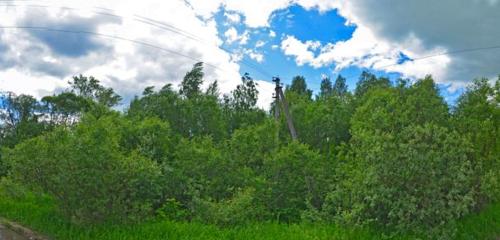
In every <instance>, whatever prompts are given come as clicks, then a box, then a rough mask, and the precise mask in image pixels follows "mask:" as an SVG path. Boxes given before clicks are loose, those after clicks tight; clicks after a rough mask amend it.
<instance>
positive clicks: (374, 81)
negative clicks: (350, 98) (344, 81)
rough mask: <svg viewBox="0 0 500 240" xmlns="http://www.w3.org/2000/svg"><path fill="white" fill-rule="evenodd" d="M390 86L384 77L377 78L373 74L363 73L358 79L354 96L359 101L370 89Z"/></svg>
mask: <svg viewBox="0 0 500 240" xmlns="http://www.w3.org/2000/svg"><path fill="white" fill-rule="evenodd" d="M390 86H391V82H390V81H389V79H387V78H384V77H380V78H377V77H376V76H375V75H374V74H372V73H369V72H366V71H363V72H362V73H361V76H360V77H359V81H358V83H357V84H356V90H355V91H354V94H355V96H356V97H357V98H358V99H359V98H361V97H362V96H363V95H364V94H366V93H367V92H368V91H370V90H372V89H376V88H389V87H390Z"/></svg>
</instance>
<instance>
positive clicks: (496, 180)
mask: <svg viewBox="0 0 500 240" xmlns="http://www.w3.org/2000/svg"><path fill="white" fill-rule="evenodd" d="M499 96H500V78H499V79H497V81H496V84H495V85H494V86H491V85H490V84H489V83H488V80H487V79H477V80H475V81H474V83H473V84H472V85H471V86H469V87H468V89H467V91H466V92H465V93H464V94H463V95H462V96H461V97H460V99H459V100H458V104H457V107H456V108H455V114H454V119H453V120H454V121H453V123H454V126H455V128H456V129H457V131H459V132H460V133H461V134H464V135H465V136H467V137H468V138H469V139H470V142H471V143H472V144H473V148H474V162H473V166H474V170H475V176H476V177H477V179H476V181H477V184H478V188H480V189H481V191H479V192H478V195H477V198H478V202H479V204H480V205H483V204H487V203H488V202H491V201H499V200H500V142H499V141H498V136H499V135H500V132H499V126H500V108H499V106H500V105H499V104H500V102H499V101H500V97H499Z"/></svg>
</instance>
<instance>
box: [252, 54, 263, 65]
mask: <svg viewBox="0 0 500 240" xmlns="http://www.w3.org/2000/svg"><path fill="white" fill-rule="evenodd" d="M248 55H249V56H250V58H251V59H253V60H255V61H257V62H258V63H261V62H263V61H264V55H262V54H261V53H256V52H251V53H249V54H248Z"/></svg>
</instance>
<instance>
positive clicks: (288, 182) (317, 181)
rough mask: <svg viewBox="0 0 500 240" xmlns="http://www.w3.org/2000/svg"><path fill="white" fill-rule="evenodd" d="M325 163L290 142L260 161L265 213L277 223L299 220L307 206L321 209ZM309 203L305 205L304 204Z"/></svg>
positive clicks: (326, 182) (324, 185) (323, 193)
mask: <svg viewBox="0 0 500 240" xmlns="http://www.w3.org/2000/svg"><path fill="white" fill-rule="evenodd" d="M328 172H329V167H328V163H327V162H326V161H325V160H324V159H323V158H321V156H320V155H319V153H318V152H316V151H312V150H310V149H309V147H308V146H307V145H303V144H300V143H297V142H292V143H290V144H289V145H287V146H285V147H283V148H281V149H279V150H278V151H277V152H276V153H275V154H273V156H272V157H270V158H268V159H266V161H265V162H264V173H265V176H266V180H267V181H266V182H267V183H266V185H267V186H266V187H265V188H261V189H259V191H260V192H262V193H261V194H263V195H266V198H264V199H265V204H266V206H267V208H268V211H269V212H270V213H271V214H272V215H273V216H274V217H275V218H276V219H277V220H279V221H285V222H293V221H298V220H300V217H301V213H302V211H305V210H308V205H309V206H313V207H315V208H319V207H321V205H322V203H323V198H324V195H325V192H326V187H327V186H328V179H329V178H328V175H327V173H328ZM308 203H309V204H308Z"/></svg>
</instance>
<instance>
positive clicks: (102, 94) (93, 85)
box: [68, 75, 122, 107]
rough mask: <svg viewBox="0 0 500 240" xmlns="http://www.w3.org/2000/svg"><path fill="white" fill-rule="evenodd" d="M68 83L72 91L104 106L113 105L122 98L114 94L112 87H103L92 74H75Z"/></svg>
mask: <svg viewBox="0 0 500 240" xmlns="http://www.w3.org/2000/svg"><path fill="white" fill-rule="evenodd" d="M68 83H69V85H70V86H71V92H72V93H74V94H76V95H77V96H80V97H84V98H87V99H91V100H93V101H94V102H96V103H98V104H101V105H103V106H106V107H114V106H116V105H118V104H119V103H120V101H121V100H122V97H121V96H119V95H118V94H116V93H115V92H114V90H113V89H112V88H105V87H104V86H102V85H101V84H100V82H99V80H97V79H96V78H94V77H92V76H90V77H85V76H82V75H80V76H75V77H73V79H72V80H71V81H69V82H68Z"/></svg>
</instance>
